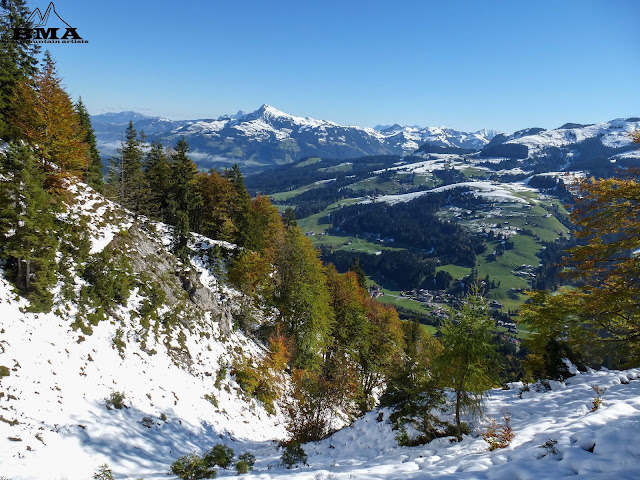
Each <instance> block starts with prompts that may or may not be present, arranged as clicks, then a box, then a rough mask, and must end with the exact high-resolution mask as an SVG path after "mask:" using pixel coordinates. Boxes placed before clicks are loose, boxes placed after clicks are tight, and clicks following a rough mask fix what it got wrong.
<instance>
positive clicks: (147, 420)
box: [140, 417, 155, 428]
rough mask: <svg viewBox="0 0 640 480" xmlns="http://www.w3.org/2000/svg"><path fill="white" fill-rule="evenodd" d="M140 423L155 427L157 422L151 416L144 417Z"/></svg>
mask: <svg viewBox="0 0 640 480" xmlns="http://www.w3.org/2000/svg"><path fill="white" fill-rule="evenodd" d="M140 423H141V424H142V425H143V426H145V427H147V428H153V427H154V426H155V422H154V421H153V418H151V417H142V420H141V421H140Z"/></svg>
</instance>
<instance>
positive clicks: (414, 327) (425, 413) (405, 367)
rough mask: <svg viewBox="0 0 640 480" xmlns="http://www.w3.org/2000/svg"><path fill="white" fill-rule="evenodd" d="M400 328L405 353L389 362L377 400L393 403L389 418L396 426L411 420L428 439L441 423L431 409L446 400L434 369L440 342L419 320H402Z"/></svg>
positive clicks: (440, 347) (438, 406) (436, 431)
mask: <svg viewBox="0 0 640 480" xmlns="http://www.w3.org/2000/svg"><path fill="white" fill-rule="evenodd" d="M402 330H403V338H404V352H403V353H404V354H403V355H402V359H401V361H400V362H396V363H394V364H393V366H392V370H391V374H390V375H389V379H388V381H387V382H386V390H385V393H384V395H383V396H382V398H381V399H380V404H381V405H382V406H392V407H394V413H393V414H392V416H391V418H390V419H391V421H392V422H394V423H395V425H396V426H398V427H403V426H404V425H406V424H410V425H412V426H414V427H415V428H416V429H417V430H418V431H419V432H420V433H421V434H422V436H423V438H422V439H420V440H424V441H430V440H431V439H432V438H434V437H436V436H439V434H438V430H439V428H440V427H443V426H444V424H443V422H441V421H440V420H439V419H438V417H437V416H435V415H434V414H433V412H432V411H433V410H434V409H439V408H441V407H442V406H443V405H444V401H445V396H444V391H443V389H442V388H441V387H440V386H439V385H438V381H437V380H438V379H437V378H436V370H435V364H436V359H437V358H438V356H439V355H440V354H441V352H442V345H441V344H440V342H439V341H438V340H437V339H435V338H434V337H433V336H432V335H431V334H429V333H428V332H426V331H425V329H424V328H423V326H422V325H421V324H419V323H418V322H415V321H406V322H403V324H402Z"/></svg>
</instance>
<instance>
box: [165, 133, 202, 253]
mask: <svg viewBox="0 0 640 480" xmlns="http://www.w3.org/2000/svg"><path fill="white" fill-rule="evenodd" d="M188 151H189V145H188V144H187V141H186V140H185V138H184V137H182V138H181V139H180V140H179V141H178V143H177V144H176V146H175V152H174V153H173V155H172V157H171V180H172V182H171V188H170V191H169V208H170V212H171V214H170V219H171V223H172V224H173V225H174V229H173V252H174V253H175V254H176V255H177V256H178V257H180V258H181V259H182V260H183V261H185V262H188V261H189V240H190V239H191V225H193V223H194V222H193V216H194V212H196V211H198V210H199V208H200V204H201V202H202V200H201V198H200V195H199V193H198V188H197V185H196V183H195V177H196V166H195V165H194V164H193V162H192V161H191V159H189V157H188V156H187V152H188Z"/></svg>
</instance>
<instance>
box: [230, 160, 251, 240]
mask: <svg viewBox="0 0 640 480" xmlns="http://www.w3.org/2000/svg"><path fill="white" fill-rule="evenodd" d="M224 176H225V177H226V178H227V179H229V181H230V182H231V185H233V190H234V191H235V198H234V199H233V203H232V205H233V210H232V218H231V220H232V221H233V224H234V225H235V226H236V228H237V229H238V235H237V237H236V243H237V244H238V245H241V246H244V243H245V240H246V238H245V235H244V232H245V231H246V226H247V221H248V220H247V215H248V214H249V208H250V206H251V196H250V195H249V193H248V192H247V189H246V188H245V186H244V179H243V177H242V172H240V167H238V164H234V165H233V167H232V168H231V170H226V171H225V172H224Z"/></svg>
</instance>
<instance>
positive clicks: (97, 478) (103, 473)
mask: <svg viewBox="0 0 640 480" xmlns="http://www.w3.org/2000/svg"><path fill="white" fill-rule="evenodd" d="M93 479H94V480H114V478H113V472H112V471H111V468H109V465H107V464H106V463H105V464H104V465H100V467H99V468H98V471H97V472H96V473H94V474H93Z"/></svg>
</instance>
